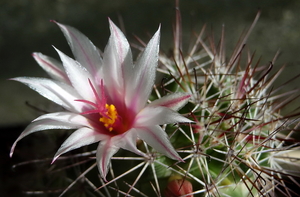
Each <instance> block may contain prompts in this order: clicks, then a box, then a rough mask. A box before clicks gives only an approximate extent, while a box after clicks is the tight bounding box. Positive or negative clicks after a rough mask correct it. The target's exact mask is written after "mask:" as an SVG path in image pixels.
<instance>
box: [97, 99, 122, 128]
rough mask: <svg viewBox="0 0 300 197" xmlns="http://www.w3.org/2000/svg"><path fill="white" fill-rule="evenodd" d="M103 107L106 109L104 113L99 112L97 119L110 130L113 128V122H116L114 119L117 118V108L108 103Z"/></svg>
mask: <svg viewBox="0 0 300 197" xmlns="http://www.w3.org/2000/svg"><path fill="white" fill-rule="evenodd" d="M105 108H106V109H107V111H106V112H105V114H103V115H102V114H101V113H99V114H100V115H101V116H102V117H101V118H100V119H99V121H100V122H102V123H103V125H104V126H105V127H106V128H107V129H108V130H109V131H112V130H113V129H114V128H113V126H114V123H115V122H116V120H117V119H118V112H117V109H116V107H115V106H114V105H112V104H111V105H108V104H105Z"/></svg>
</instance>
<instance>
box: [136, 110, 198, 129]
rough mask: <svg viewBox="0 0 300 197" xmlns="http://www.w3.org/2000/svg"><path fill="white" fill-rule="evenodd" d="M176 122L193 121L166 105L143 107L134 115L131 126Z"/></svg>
mask: <svg viewBox="0 0 300 197" xmlns="http://www.w3.org/2000/svg"><path fill="white" fill-rule="evenodd" d="M177 122H193V121H191V120H189V119H187V118H185V117H183V116H181V115H180V114H179V113H177V112H175V111H173V110H171V109H169V108H166V107H145V108H144V109H143V110H142V111H140V112H139V113H138V115H137V116H136V119H135V122H134V125H133V127H143V126H145V127H147V126H152V125H163V124H170V123H177Z"/></svg>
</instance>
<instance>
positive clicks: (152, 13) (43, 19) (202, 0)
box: [0, 0, 300, 196]
mask: <svg viewBox="0 0 300 197" xmlns="http://www.w3.org/2000/svg"><path fill="white" fill-rule="evenodd" d="M174 6H175V3H174V0H126V1H125V0H85V1H82V0H13V1H11V0H0V58H1V61H0V66H1V72H0V88H1V96H0V103H1V104H0V127H1V130H0V139H1V142H0V148H1V149H0V151H1V154H0V169H1V171H0V196H21V193H20V191H21V190H22V189H24V187H23V186H22V185H23V184H25V183H27V182H30V181H33V180H35V179H34V178H33V177H32V176H36V175H34V174H33V171H32V169H27V168H25V171H26V173H25V172H24V169H23V171H22V173H20V172H19V171H16V170H15V169H12V168H11V167H12V165H13V164H16V163H18V162H21V161H26V160H28V159H36V158H43V156H44V154H46V153H49V152H52V151H55V150H56V149H57V148H58V146H59V145H56V144H53V143H52V140H53V139H49V137H46V136H45V135H43V134H35V136H36V138H35V141H31V140H30V138H25V139H24V140H23V141H25V142H23V141H22V142H21V143H20V146H18V147H17V151H16V155H15V156H14V157H13V158H12V159H10V158H9V157H8V152H9V149H10V147H11V145H12V143H13V141H14V140H15V139H16V138H17V136H18V135H19V134H20V133H21V131H22V130H23V129H24V127H25V126H26V125H27V124H28V123H29V122H30V121H31V120H33V119H34V118H35V117H37V116H38V115H39V114H40V113H41V112H39V111H37V110H36V109H33V107H30V105H33V106H35V107H37V108H39V109H43V110H48V109H53V107H54V106H53V105H52V103H51V102H48V101H47V100H46V99H44V98H42V97H41V96H39V95H38V94H37V93H35V92H34V91H32V90H30V89H29V88H27V87H25V86H24V85H22V84H19V83H17V82H14V81H9V80H7V79H9V78H12V77H17V76H46V75H45V73H44V72H43V71H42V69H41V68H39V66H38V65H37V63H36V62H35V61H34V60H33V58H32V57H31V53H32V52H42V53H44V54H46V55H49V56H52V57H56V58H57V57H58V56H57V54H56V52H55V51H54V49H53V47H52V45H54V46H55V47H57V48H58V49H60V50H61V51H63V52H65V53H67V54H70V50H69V48H68V45H67V42H66V41H65V39H64V37H63V34H62V33H61V32H60V30H59V28H58V27H57V26H56V25H55V24H54V23H51V22H49V21H50V20H51V19H54V20H57V21H59V22H61V23H64V24H68V25H70V26H73V27H76V28H77V29H79V30H80V31H81V32H83V33H84V34H85V35H87V36H88V37H89V38H90V39H91V40H92V41H93V43H94V44H95V45H96V46H98V47H99V48H100V49H101V50H103V49H104V47H105V45H106V42H107V40H108V37H109V28H108V22H107V17H110V18H111V19H112V20H113V21H114V22H115V23H116V24H117V25H118V26H119V27H121V28H122V29H123V30H124V32H125V33H126V35H127V38H128V40H129V41H134V35H137V36H138V37H140V38H142V39H144V40H148V38H149V35H151V34H153V33H154V32H155V30H156V29H157V28H158V25H159V24H161V26H162V30H161V31H162V37H161V48H162V50H164V51H168V50H169V49H171V47H172V25H173V24H174V16H175V12H174ZM180 9H181V14H182V23H183V36H184V40H183V42H184V45H186V46H188V44H189V43H190V41H191V39H190V38H189V37H190V36H191V35H192V32H193V31H195V32H199V31H200V30H201V28H202V26H203V25H204V24H206V25H207V27H208V28H209V29H212V30H213V31H214V32H215V33H216V38H217V39H218V38H219V35H220V31H221V28H222V24H225V37H226V45H227V49H228V50H227V54H228V55H230V54H231V50H232V49H233V47H234V46H235V44H236V42H237V41H238V39H239V36H240V34H241V33H242V32H243V30H245V29H246V28H248V27H249V26H250V24H251V23H252V21H253V20H254V18H255V15H256V14H257V12H258V10H261V11H262V14H261V17H260V20H259V21H258V23H257V25H256V27H255V29H254V31H253V33H252V34H251V36H250V38H249V40H248V43H247V48H248V49H250V50H251V51H256V55H257V56H258V57H260V56H261V57H262V60H261V62H262V63H263V64H265V63H268V62H269V61H271V60H272V58H273V56H274V55H275V53H276V52H277V51H278V50H280V51H281V55H280V57H279V59H278V60H277V61H276V63H275V66H276V69H279V68H280V67H281V66H282V65H284V64H286V65H287V68H286V70H285V72H284V73H283V74H282V75H281V77H280V78H278V80H277V81H276V85H280V84H281V83H283V82H284V81H286V80H287V79H289V78H291V77H293V76H295V75H297V74H299V73H300V54H299V51H300V22H299V21H300V13H299V10H300V1H297V0H290V1H281V0H266V1H261V0H244V1H240V0H226V1H225V0H214V1H210V0H181V1H180ZM298 83H299V80H296V81H295V82H294V83H291V84H290V86H289V87H287V88H288V89H293V88H296V87H298ZM26 102H27V103H26ZM298 103H299V102H298ZM35 144H36V146H35ZM58 144H59V143H58ZM22 147H25V148H24V149H22ZM35 147H36V148H38V150H36V148H35ZM49 163H50V161H49V162H48V164H49ZM49 166H50V164H49V165H48V166H47V167H49ZM24 173H25V175H24ZM34 184H40V183H32V184H31V185H34ZM29 185H30V184H29ZM27 189H28V188H27Z"/></svg>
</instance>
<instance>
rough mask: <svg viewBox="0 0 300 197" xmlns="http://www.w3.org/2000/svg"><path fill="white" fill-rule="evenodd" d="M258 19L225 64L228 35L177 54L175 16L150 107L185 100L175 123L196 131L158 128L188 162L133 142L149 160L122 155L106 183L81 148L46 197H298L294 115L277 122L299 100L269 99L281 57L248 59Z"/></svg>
mask: <svg viewBox="0 0 300 197" xmlns="http://www.w3.org/2000/svg"><path fill="white" fill-rule="evenodd" d="M177 6H178V1H177ZM258 18H259V13H258V14H257V16H256V18H255V20H254V22H253V24H252V25H251V26H250V28H249V29H248V31H247V32H246V33H245V34H244V35H242V37H241V38H240V41H239V42H238V43H237V45H236V47H235V49H234V51H233V53H232V55H231V56H230V57H229V58H228V56H227V55H226V54H225V48H226V46H225V36H224V30H223V31H222V35H221V39H220V41H219V42H218V43H217V44H216V43H215V40H214V38H213V37H212V36H206V37H205V36H204V35H205V27H203V29H202V30H201V32H200V33H199V34H198V35H197V36H196V38H195V43H194V44H193V47H192V48H191V50H189V51H186V50H185V49H183V48H182V47H181V42H182V40H181V23H180V21H181V20H180V11H179V8H178V9H177V10H176V23H175V28H174V29H175V30H174V48H173V54H172V56H171V57H169V56H168V55H166V54H163V53H160V55H159V66H158V68H157V71H158V72H160V73H161V76H162V77H161V79H160V80H157V81H159V82H158V83H156V86H155V87H154V91H153V92H152V94H151V96H150V101H151V100H154V99H159V98H161V97H162V96H164V95H166V94H168V93H176V92H185V93H189V94H190V95H191V98H190V101H189V103H188V104H187V105H186V106H185V107H183V108H182V109H181V110H180V113H181V114H183V115H184V116H185V117H186V118H188V119H190V120H193V121H194V122H193V123H178V124H173V125H163V126H162V128H163V129H164V131H165V132H166V133H167V134H168V136H169V139H170V142H171V143H172V145H173V147H174V148H175V149H176V151H177V153H178V154H179V155H180V156H181V158H182V159H183V161H184V162H180V161H174V160H172V159H170V158H168V157H166V156H165V155H163V154H161V153H159V152H157V151H156V150H155V149H153V148H152V147H150V146H149V145H148V144H146V143H145V142H144V141H141V140H138V141H137V147H138V150H140V151H142V152H144V153H146V155H147V156H137V155H136V154H134V153H131V152H128V151H124V150H121V151H119V152H118V153H117V154H116V155H114V156H113V157H112V162H111V163H110V166H109V172H108V175H107V181H104V180H103V179H102V178H101V177H100V176H98V172H97V170H96V161H95V159H94V155H95V152H96V151H94V149H95V147H93V146H89V147H84V148H81V150H83V151H84V152H83V153H82V152H81V151H80V153H77V154H75V153H74V152H72V153H69V155H66V156H64V157H61V158H58V161H57V162H56V163H54V164H53V166H52V167H51V169H50V170H49V171H51V172H52V173H51V175H50V176H51V179H52V180H54V181H51V184H52V185H51V186H50V187H51V189H48V193H54V194H57V193H59V194H60V196H68V195H71V194H74V196H80V195H82V196H166V197H169V196H275V194H280V195H281V196H296V195H299V194H298V193H297V192H296V191H295V190H293V189H291V188H290V187H288V184H294V185H296V186H297V187H299V185H298V183H297V178H298V176H299V175H300V173H299V172H297V169H299V167H300V166H299V163H297V162H295V161H298V160H299V156H297V155H296V156H293V154H294V153H296V154H297V153H298V150H299V143H298V141H297V140H296V139H294V135H295V133H296V131H297V130H299V115H300V114H299V112H298V111H297V110H295V111H294V112H292V113H291V114H288V115H282V114H281V110H282V108H284V107H285V106H286V105H288V104H290V103H291V102H292V101H294V100H296V99H297V96H296V94H295V93H296V92H297V90H294V91H288V92H283V93H282V92H280V88H284V85H285V84H283V86H280V88H277V89H273V85H272V84H273V82H274V81H275V80H276V79H277V78H278V76H279V75H280V73H281V72H282V70H283V68H281V69H280V70H279V71H277V72H275V74H271V71H272V69H273V67H274V64H275V60H276V58H277V54H276V55H275V57H274V59H273V60H272V61H271V62H269V63H266V64H263V63H261V62H260V61H259V60H258V61H255V60H254V54H251V52H248V51H246V49H245V47H244V46H245V43H246V40H247V38H248V36H249V35H250V33H251V31H252V30H253V28H254V26H255V23H256V22H257V20H258ZM298 154H299V153H298ZM70 158H71V160H70ZM42 161H43V162H45V160H42ZM70 161H71V162H73V163H71V164H70V163H68V162H70ZM38 162H40V161H38ZM66 162H67V163H66ZM82 166H84V167H82ZM57 172H60V173H57ZM61 172H63V173H61ZM70 174H71V175H70ZM47 176H49V175H47ZM49 179H50V178H49ZM57 188H59V189H57ZM62 188H65V189H62ZM78 188H79V189H80V190H78ZM27 193H29V194H30V193H37V192H35V191H31V192H29V191H28V192H27ZM42 193H46V191H45V192H42Z"/></svg>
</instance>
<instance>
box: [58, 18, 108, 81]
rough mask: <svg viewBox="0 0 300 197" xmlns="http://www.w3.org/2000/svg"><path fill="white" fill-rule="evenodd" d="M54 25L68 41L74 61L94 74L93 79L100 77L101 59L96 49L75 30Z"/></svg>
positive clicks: (61, 25) (65, 26)
mask: <svg viewBox="0 0 300 197" xmlns="http://www.w3.org/2000/svg"><path fill="white" fill-rule="evenodd" d="M54 22H55V21H54ZM55 23H56V24H57V25H58V26H59V27H60V29H61V30H62V32H63V33H64V35H65V37H66V39H67V40H68V43H69V45H70V47H71V50H72V52H73V54H74V56H75V59H76V60H77V61H78V62H79V63H80V64H81V65H84V66H85V67H86V68H87V70H88V71H89V72H90V73H92V74H94V77H96V78H97V77H100V76H99V74H100V72H99V71H100V68H101V66H102V59H101V57H100V54H99V51H98V49H97V47H96V46H95V45H94V44H93V43H92V42H91V41H90V40H89V39H88V38H87V37H86V36H85V35H83V34H82V33H81V32H79V31H78V30H77V29H75V28H73V27H70V26H67V25H63V24H60V23H57V22H55ZM99 79H100V78H99Z"/></svg>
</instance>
